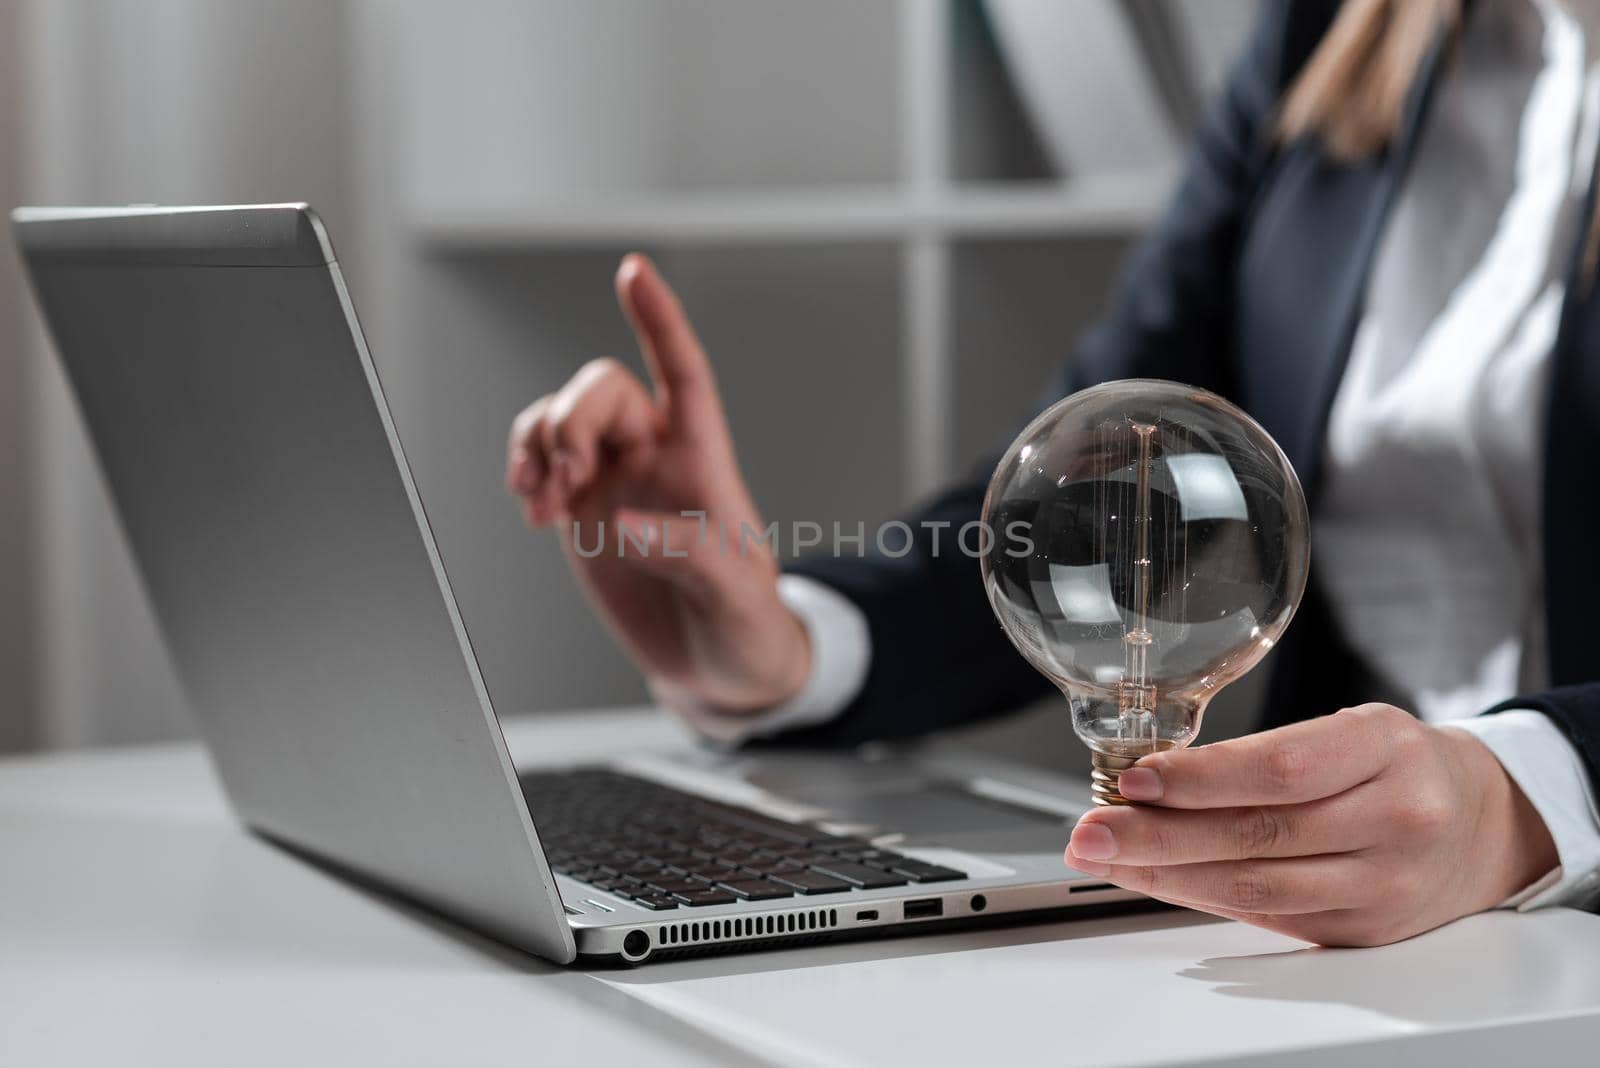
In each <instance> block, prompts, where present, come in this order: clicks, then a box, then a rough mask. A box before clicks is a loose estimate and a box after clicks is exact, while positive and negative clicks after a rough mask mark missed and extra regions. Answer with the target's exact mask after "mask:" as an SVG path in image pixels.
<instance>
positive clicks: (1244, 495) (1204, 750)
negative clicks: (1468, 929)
mask: <svg viewBox="0 0 1600 1068" xmlns="http://www.w3.org/2000/svg"><path fill="white" fill-rule="evenodd" d="M984 518H985V520H986V521H987V522H988V523H989V525H990V527H991V529H994V530H996V531H1001V530H1005V531H1008V532H1010V531H1013V530H1015V528H1013V526H1012V525H1013V524H1016V523H1021V524H1022V528H1021V530H1020V531H1017V533H1021V532H1022V531H1025V532H1026V537H1025V538H1019V537H1008V538H1003V539H1002V538H998V537H997V538H996V540H995V542H994V544H993V545H992V546H991V551H990V552H989V553H988V554H987V555H986V556H985V558H984V560H983V565H984V566H983V578H984V585H985V589H986V590H987V592H988V594H989V601H990V604H991V606H992V607H993V608H994V611H995V614H996V616H997V617H998V618H999V619H1000V622H1001V625H1002V626H1003V627H1004V628H1005V631H1006V634H1007V635H1008V636H1009V637H1010V638H1011V640H1012V641H1013V643H1014V644H1015V645H1016V646H1017V648H1018V650H1019V651H1021V652H1022V654H1023V656H1024V657H1026V658H1027V659H1028V661H1029V662H1030V663H1032V664H1033V665H1034V667H1036V668H1037V669H1039V671H1041V672H1042V673H1043V674H1044V675H1046V676H1047V677H1048V678H1050V680H1051V681H1052V682H1054V683H1055V684H1056V685H1057V686H1058V687H1060V688H1061V690H1062V692H1063V693H1064V694H1065V695H1066V697H1067V698H1068V701H1069V703H1070V705H1071V708H1072V715H1073V726H1074V729H1075V730H1076V731H1077V733H1078V736H1079V737H1080V738H1081V739H1083V741H1084V742H1085V743H1086V744H1087V745H1088V746H1089V747H1090V749H1091V750H1092V751H1093V754H1094V773H1093V792H1094V797H1095V800H1096V801H1097V802H1098V803H1099V807H1097V808H1096V809H1094V810H1093V811H1091V812H1089V813H1088V814H1087V815H1085V816H1084V817H1083V818H1082V819H1081V820H1080V821H1079V823H1078V825H1077V827H1076V828H1075V829H1074V830H1073V833H1072V837H1071V841H1070V843H1069V845H1068V848H1067V851H1066V862H1067V863H1068V864H1069V865H1071V866H1072V867H1075V868H1077V869H1079V870H1081V871H1084V872H1088V873H1089V874H1092V875H1099V876H1103V877H1104V878H1106V879H1107V880H1109V881H1111V882H1113V883H1115V884H1117V885H1119V886H1123V887H1127V888H1128V889H1132V890H1137V891H1140V892H1142V893H1145V894H1148V895H1150V896H1151V897H1155V898H1157V899H1160V900H1163V901H1168V902H1171V903H1174V904H1180V905H1186V906H1189V907H1191V908H1195V909H1199V910H1201V911H1205V912H1211V913H1215V914H1217V915H1221V916H1226V917H1229V918H1231V919H1237V920H1242V921H1244V922H1247V923H1252V924H1255V925H1257V926H1261V927H1265V928H1268V929H1271V930H1275V931H1279V932H1282V933H1284V934H1288V935H1291V936H1294V937H1299V938H1304V939H1307V940H1309V941H1313V942H1320V943H1324V944H1332V945H1376V944H1381V943H1385V942H1392V941H1396V940H1398V939H1401V938H1406V937H1409V936H1411V935H1413V934H1417V933H1419V932H1421V931H1425V930H1429V929H1430V928H1433V927H1436V926H1438V925H1440V924H1442V923H1447V922H1449V921H1450V920H1453V919H1456V918H1457V917H1460V916H1463V915H1466V914H1468V913H1471V912H1477V911H1480V910H1482V909H1486V908H1491V907H1493V906H1494V905H1496V904H1498V903H1499V902H1500V901H1502V900H1504V899H1505V898H1506V897H1508V896H1509V895H1511V894H1513V893H1515V892H1516V891H1518V890H1520V889H1522V888H1523V887H1525V886H1527V885H1529V884H1530V883H1532V882H1533V881H1534V880H1536V879H1538V878H1539V877H1540V876H1542V875H1543V874H1544V873H1545V872H1547V871H1549V870H1551V869H1552V868H1553V867H1554V866H1555V864H1556V863H1557V858H1556V852H1555V846H1554V844H1553V842H1552V840H1551V838H1550V834H1549V831H1548V830H1547V828H1546V827H1545V825H1544V822H1543V820H1542V819H1540V817H1539V815H1538V813H1537V811H1535V810H1534V808H1533V806H1532V805H1531V804H1530V803H1529V801H1528V799H1527V798H1526V797H1525V796H1524V795H1523V794H1522V792H1521V791H1520V790H1519V789H1518V787H1517V786H1516V784H1515V783H1513V782H1512V780H1511V779H1510V777H1509V776H1508V775H1507V774H1506V772H1505V770H1504V769H1503V768H1502V767H1501V766H1500V764H1499V762H1498V761H1497V760H1496V759H1495V757H1494V755H1493V754H1492V753H1491V752H1490V751H1489V749H1488V748H1487V747H1486V746H1484V745H1483V744H1482V743H1481V742H1479V741H1478V740H1477V739H1476V738H1474V737H1472V736H1471V735H1470V734H1468V733H1466V732H1465V731H1459V730H1451V729H1449V728H1447V727H1445V728H1441V727H1432V726H1428V725H1426V724H1423V723H1420V722H1418V721H1417V720H1416V719H1415V718H1414V717H1412V716H1411V715H1409V714H1408V713H1406V712H1404V711H1403V710H1401V709H1397V708H1394V707H1393V706H1390V705H1377V704H1374V705H1363V706H1361V707H1360V708H1355V709H1346V710H1344V711H1342V712H1340V713H1338V714H1336V715H1331V716H1323V717H1321V718H1319V719H1312V720H1308V721H1306V722H1303V723H1297V724H1294V725H1291V726H1288V727H1283V728H1280V729H1278V730H1274V731H1267V732H1264V733H1261V734H1257V735H1254V736H1251V737H1248V738H1240V739H1235V740H1232V741H1227V742H1220V743H1217V744H1215V745H1209V746H1204V747H1200V748H1197V749H1185V748H1184V747H1185V746H1187V745H1188V744H1189V743H1190V742H1191V741H1193V740H1194V737H1195V735H1196V734H1197V733H1198V731H1199V728H1200V719H1201V715H1202V714H1203V712H1204V710H1205V706H1206V703H1207V702H1208V701H1209V700H1210V699H1211V697H1213V696H1214V695H1215V694H1216V693H1217V691H1218V690H1220V689H1221V688H1222V687H1223V686H1225V685H1227V683H1229V682H1231V681H1232V680H1234V679H1236V678H1238V677H1239V676H1240V675H1243V674H1244V673H1245V672H1246V671H1248V670H1250V668H1251V667H1253V666H1254V665H1255V664H1256V663H1257V662H1258V661H1259V660H1260V659H1261V657H1262V656H1263V655H1265V653H1266V652H1267V650H1268V649H1270V648H1271V646H1272V644H1273V643H1274V642H1275V641H1276V640H1277V638H1278V637H1279V636H1280V635H1281V634H1282V632H1283V630H1284V628H1285V627H1287V626H1288V623H1289V619H1290V617H1291V616H1292V615H1293V614H1294V609H1295V607H1296V606H1297V605H1298V603H1299V600H1300V596H1301V594H1302V592H1303V591H1304V588H1305V583H1306V576H1307V570H1308V558H1309V546H1308V544H1307V537H1306V531H1307V526H1308V523H1307V515H1306V507H1305V501H1304V497H1303V496H1302V493H1301V490H1300V484H1299V481H1298V480H1297V479H1296V477H1295V475H1294V471H1293V469H1292V468H1291V467H1290V466H1289V464H1288V461H1287V460H1286V459H1285V458H1284V456H1283V453H1282V451H1281V450H1279V449H1278V447H1277V445H1276V444H1275V443H1274V442H1273V441H1272V439H1271V437H1269V436H1268V435H1267V433H1266V431H1264V430H1263V429H1262V428H1261V427H1260V426H1258V425H1257V424H1256V423H1255V422H1254V421H1253V420H1251V419H1250V418H1249V417H1248V416H1246V415H1245V414H1244V413H1243V412H1241V411H1239V410H1238V409H1237V408H1235V407H1233V406H1232V405H1230V404H1228V403H1227V402H1226V401H1224V400H1222V399H1221V398H1220V397H1216V396H1214V395H1212V394H1209V393H1206V392H1204V391H1202V390H1196V389H1192V388H1190V387H1186V386H1180V385H1177V384H1175V383H1171V382H1155V381H1128V382H1112V383H1108V384H1107V385H1104V386H1100V387H1096V388H1094V389H1089V390H1084V391H1082V392H1081V393H1077V394H1074V395H1073V396H1072V397H1069V398H1067V399H1066V400H1064V401H1062V402H1060V403H1058V404H1056V405H1055V406H1053V407H1052V408H1050V409H1049V410H1048V411H1046V412H1045V413H1044V414H1043V415H1041V416H1040V417H1039V418H1038V419H1036V420H1035V421H1034V422H1033V423H1032V424H1030V425H1029V427H1028V428H1027V429H1026V430H1024V431H1023V433H1022V435H1021V436H1020V437H1018V439H1017V441H1016V442H1015V443H1014V444H1013V445H1012V447H1011V449H1010V450H1009V451H1008V452H1007V453H1006V456H1005V457H1004V458H1003V459H1002V460H1001V462H1000V465H999V467H998V468H997V469H996V472H995V476H994V479H993V480H992V481H991V483H990V486H989V493H988V496H987V498H986V500H985V502H984ZM1019 544H1020V545H1023V546H1025V547H1026V551H1024V552H1019V551H1017V548H1016V547H1017V545H1019ZM1128 802H1134V803H1133V804H1129V803H1128Z"/></svg>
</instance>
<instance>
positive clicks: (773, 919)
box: [656, 909, 839, 949]
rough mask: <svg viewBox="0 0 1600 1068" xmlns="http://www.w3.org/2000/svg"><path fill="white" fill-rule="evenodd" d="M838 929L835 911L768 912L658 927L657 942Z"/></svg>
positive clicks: (723, 939) (675, 943)
mask: <svg viewBox="0 0 1600 1068" xmlns="http://www.w3.org/2000/svg"><path fill="white" fill-rule="evenodd" d="M837 926H839V910H838V909H810V910H808V911H805V912H769V913H765V914H763V915H760V916H730V917H727V918H725V919H720V920H697V921H695V922H693V923H668V924H662V925H661V927H659V928H658V929H657V932H656V934H657V942H658V944H659V945H660V946H661V947H662V948H664V949H665V948H670V947H672V946H687V945H695V944H698V943H705V942H726V941H729V940H738V939H745V938H772V937H776V936H782V935H803V934H808V933H810V932H812V931H825V930H828V929H829V928H833V927H837Z"/></svg>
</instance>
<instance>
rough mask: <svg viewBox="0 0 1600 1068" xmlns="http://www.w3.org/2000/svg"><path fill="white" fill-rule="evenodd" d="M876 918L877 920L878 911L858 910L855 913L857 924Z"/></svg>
mask: <svg viewBox="0 0 1600 1068" xmlns="http://www.w3.org/2000/svg"><path fill="white" fill-rule="evenodd" d="M877 918H878V910H877V909H860V910H858V911H857V912H856V920H857V922H860V921H863V920H875V919H877Z"/></svg>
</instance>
